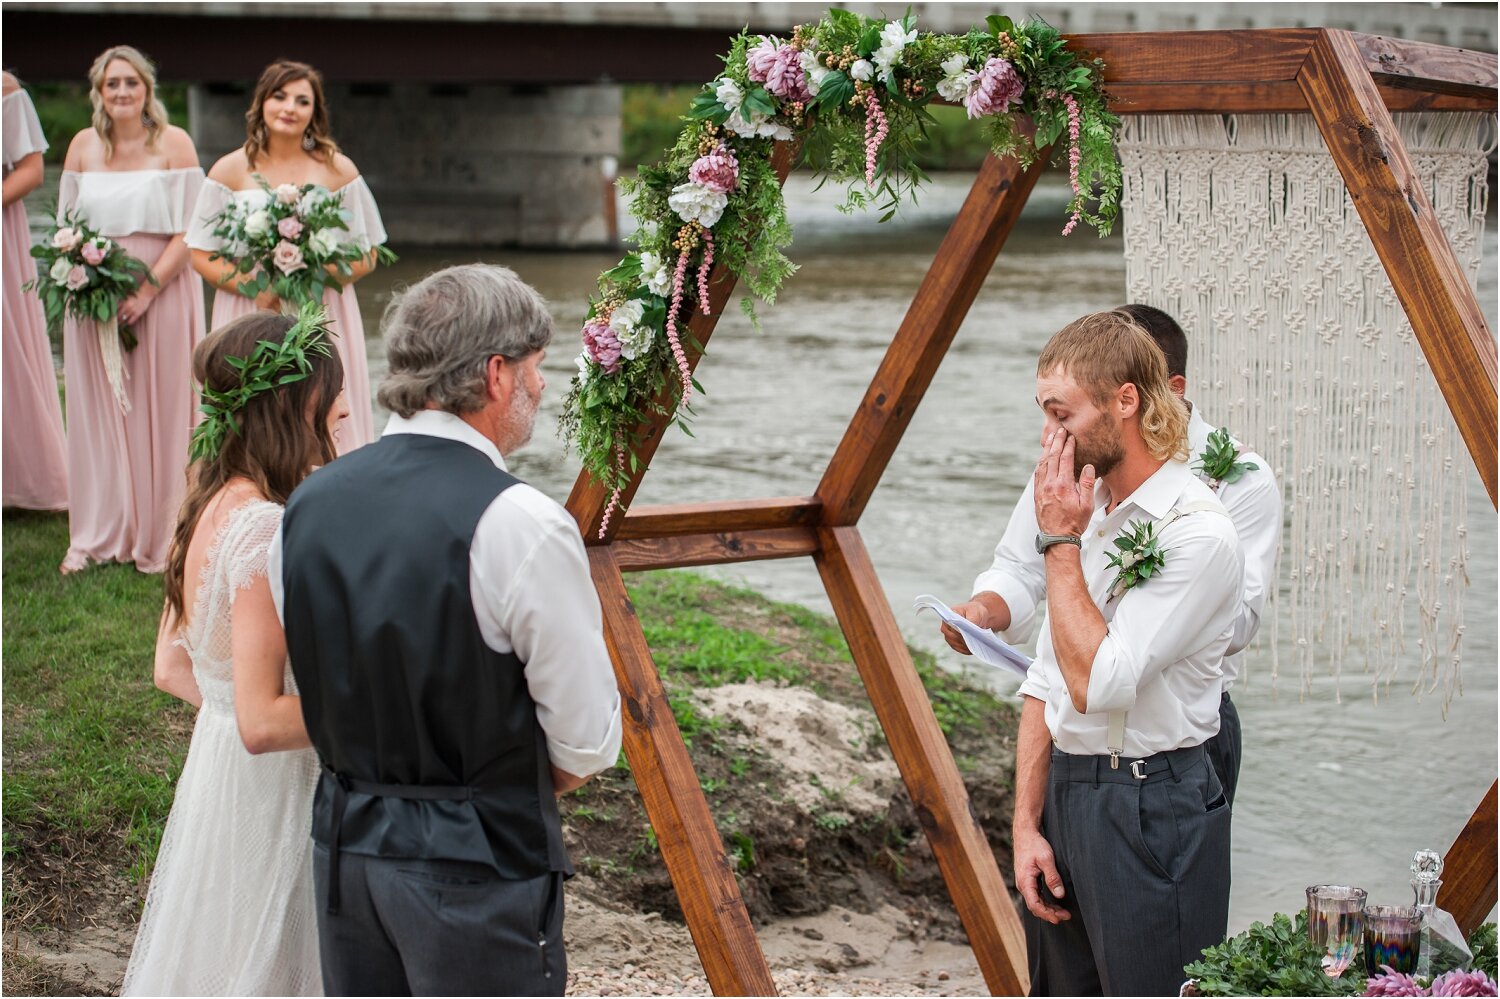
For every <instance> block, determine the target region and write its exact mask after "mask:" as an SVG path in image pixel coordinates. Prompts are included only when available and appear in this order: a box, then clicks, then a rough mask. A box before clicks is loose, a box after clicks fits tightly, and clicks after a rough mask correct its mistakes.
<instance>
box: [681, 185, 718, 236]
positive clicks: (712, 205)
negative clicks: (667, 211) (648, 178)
mask: <svg viewBox="0 0 1500 999" xmlns="http://www.w3.org/2000/svg"><path fill="white" fill-rule="evenodd" d="M667 204H668V205H670V206H671V208H672V211H674V212H676V213H677V217H678V218H680V219H682V221H684V222H698V223H700V224H702V225H703V226H705V227H706V228H709V229H712V228H713V227H714V226H715V225H717V224H718V222H719V216H721V215H723V214H724V206H725V205H727V204H729V198H728V196H727V195H725V194H723V193H722V192H719V191H715V190H713V189H712V188H709V187H704V186H703V185H702V184H694V183H691V182H689V183H686V184H678V185H677V186H676V187H674V188H672V194H671V196H670V197H668V198H667Z"/></svg>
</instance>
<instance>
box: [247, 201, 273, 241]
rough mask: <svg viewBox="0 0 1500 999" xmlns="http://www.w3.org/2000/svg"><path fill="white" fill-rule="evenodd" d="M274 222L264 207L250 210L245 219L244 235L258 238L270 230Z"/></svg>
mask: <svg viewBox="0 0 1500 999" xmlns="http://www.w3.org/2000/svg"><path fill="white" fill-rule="evenodd" d="M274 224H275V220H274V219H272V218H271V213H270V212H268V211H266V210H265V209H264V208H261V209H257V210H256V211H253V212H251V213H250V214H249V216H247V217H246V219H245V235H246V236H250V237H251V238H254V239H259V238H260V237H261V236H264V235H265V234H266V233H268V232H270V231H271V226H272V225H274Z"/></svg>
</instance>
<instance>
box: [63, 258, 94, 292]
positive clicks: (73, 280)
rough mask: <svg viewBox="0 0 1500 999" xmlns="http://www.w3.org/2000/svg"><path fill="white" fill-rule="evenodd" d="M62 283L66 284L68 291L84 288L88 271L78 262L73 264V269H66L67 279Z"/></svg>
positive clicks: (86, 285)
mask: <svg viewBox="0 0 1500 999" xmlns="http://www.w3.org/2000/svg"><path fill="white" fill-rule="evenodd" d="M63 283H64V284H65V285H67V288H68V290H69V291H78V290H80V289H82V288H86V287H88V283H89V272H88V271H86V270H84V269H83V268H82V267H81V266H79V265H78V264H74V265H73V269H72V270H70V271H68V279H67V280H66V281H64V282H63Z"/></svg>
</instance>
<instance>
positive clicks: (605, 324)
mask: <svg viewBox="0 0 1500 999" xmlns="http://www.w3.org/2000/svg"><path fill="white" fill-rule="evenodd" d="M583 349H584V350H585V351H586V352H587V353H588V355H589V357H590V358H592V359H593V361H594V363H595V364H597V365H599V367H600V368H601V369H602V370H603V371H604V373H605V374H606V375H612V374H615V373H616V372H618V371H619V370H620V338H619V337H618V336H616V335H615V331H614V330H612V329H610V326H609V317H608V316H595V317H594V318H593V319H591V320H589V321H588V322H587V323H586V324H585V325H584V327H583Z"/></svg>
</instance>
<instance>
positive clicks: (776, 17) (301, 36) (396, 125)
mask: <svg viewBox="0 0 1500 999" xmlns="http://www.w3.org/2000/svg"><path fill="white" fill-rule="evenodd" d="M843 6H845V7H846V8H848V9H852V10H856V11H859V12H861V13H867V14H878V13H880V11H881V10H882V9H883V8H887V7H889V6H890V5H888V4H878V3H846V4H843ZM898 6H899V5H898ZM1008 8H1009V9H1011V10H1012V12H1013V13H1015V14H1021V13H1025V14H1033V15H1037V16H1041V17H1043V18H1045V19H1046V20H1048V21H1049V22H1050V23H1052V24H1053V25H1055V26H1056V27H1058V28H1059V29H1061V30H1063V31H1068V32H1104V31H1176V30H1194V29H1206V28H1266V27H1299V26H1327V27H1337V28H1350V29H1355V30H1359V31H1367V32H1371V33H1375V34H1384V35H1393V36H1397V37H1403V38H1409V39H1414V40H1418V41H1428V42H1436V43H1439V44H1444V45H1453V46H1458V47H1463V48H1469V49H1478V50H1482V51H1490V52H1492V51H1495V48H1496V19H1495V7H1494V5H1493V4H1490V3H1442V4H1434V3H1300V4H1296V3H1294V4H1263V3H1221V4H1176V3H1141V4H1125V3H1079V4H1063V3H1032V4H1026V5H1022V6H1020V7H1014V6H1013V5H1009V4H1005V3H1003V2H1002V3H915V4H912V10H913V11H914V12H915V13H916V14H917V15H918V19H919V21H918V23H919V24H921V25H922V26H923V27H924V28H927V29H929V30H937V31H963V30H967V29H968V28H969V27H971V26H973V25H975V24H982V23H983V21H984V18H985V16H986V15H987V14H991V13H994V12H996V11H1001V10H1006V9H1008ZM892 9H894V8H892ZM825 10H826V5H825V4H818V3H775V2H772V3H744V4H694V3H684V2H668V3H646V2H626V3H527V4H521V3H483V4H463V3H443V2H433V3H407V2H403V3H320V2H314V3H299V4H270V3H233V2H225V3H200V2H188V3H173V4H158V3H129V2H123V3H95V2H87V3H38V2H25V0H11V2H7V3H6V4H5V5H4V8H3V10H0V25H3V29H4V35H5V41H6V43H7V44H6V45H5V51H4V61H5V65H6V66H7V67H9V68H12V69H13V70H14V71H15V72H16V73H17V75H19V76H20V77H21V78H22V79H23V80H29V81H32V82H44V81H51V80H78V79H80V78H81V77H82V76H83V75H84V73H85V72H86V71H87V68H88V65H89V62H90V61H91V60H92V58H93V57H94V56H95V55H96V54H97V53H98V52H100V51H102V50H103V49H105V48H107V47H108V46H110V45H113V44H118V43H121V42H128V43H130V44H133V45H135V46H137V47H138V48H141V49H142V50H143V51H145V52H146V53H147V54H148V55H150V56H151V57H152V58H153V60H155V61H156V63H157V65H158V68H159V72H160V75H161V78H162V79H163V80H166V81H174V82H185V83H189V84H191V85H192V86H191V88H190V91H189V95H190V96H189V121H188V127H189V129H190V130H191V131H192V133H193V137H194V139H195V141H196V142H197V143H198V147H199V149H200V150H201V151H202V153H203V155H204V158H205V160H206V161H209V162H211V161H212V160H213V159H214V158H216V157H217V156H218V155H220V154H222V153H223V152H224V151H225V150H228V149H231V148H233V147H235V146H237V145H239V144H240V142H242V141H243V128H244V125H243V120H244V119H243V113H244V108H245V102H246V101H247V99H248V96H249V92H250V87H251V85H252V84H253V81H254V80H255V78H256V77H257V76H258V75H259V73H260V70H261V69H262V68H263V67H264V66H265V64H266V63H267V62H269V61H270V60H272V59H274V58H277V57H280V56H286V57H289V58H294V59H302V60H305V61H307V62H310V63H312V64H313V65H315V66H317V67H318V68H319V69H320V70H321V71H322V72H323V74H324V76H325V79H326V80H327V83H328V98H329V105H330V108H331V111H332V114H333V122H334V130H335V135H336V136H337V138H338V140H339V142H340V144H341V145H342V146H343V147H344V148H345V149H346V150H347V151H348V152H349V154H350V155H351V156H352V157H353V158H354V159H355V160H356V162H358V163H359V165H360V168H361V170H362V171H363V172H364V173H365V175H366V177H367V178H368V180H369V182H370V185H371V187H372V188H374V189H375V191H376V192H377V195H378V196H379V198H380V202H381V208H382V211H383V212H384V213H385V216H386V223H387V227H388V229H389V230H390V232H391V236H392V240H393V241H394V242H399V243H405V244H407V245H413V244H433V243H457V244H469V245H475V244H517V245H523V246H549V247H552V246H556V247H581V246H594V245H605V244H609V243H612V242H613V241H614V238H615V232H614V229H613V199H612V196H611V195H610V194H609V193H608V192H609V188H610V185H611V183H612V180H613V176H614V171H615V168H616V162H617V157H618V156H619V151H620V87H621V85H622V84H626V83H701V82H705V81H707V80H708V79H710V78H711V77H712V76H713V75H714V74H715V73H716V72H717V71H718V70H719V68H720V67H721V66H722V63H721V61H720V56H721V55H722V54H723V52H724V51H725V50H726V48H727V47H728V45H727V41H728V38H729V37H730V36H731V35H733V34H734V33H735V32H737V31H738V30H739V29H741V28H742V27H746V26H747V25H748V26H749V27H750V28H751V29H752V30H757V31H762V32H777V33H781V34H783V35H784V34H787V33H789V31H790V29H791V27H792V25H794V24H798V23H802V22H807V21H814V20H817V19H818V18H820V17H821V16H822V15H823V13H824V11H825Z"/></svg>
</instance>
